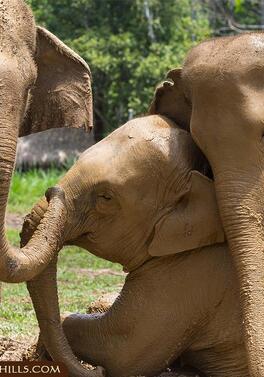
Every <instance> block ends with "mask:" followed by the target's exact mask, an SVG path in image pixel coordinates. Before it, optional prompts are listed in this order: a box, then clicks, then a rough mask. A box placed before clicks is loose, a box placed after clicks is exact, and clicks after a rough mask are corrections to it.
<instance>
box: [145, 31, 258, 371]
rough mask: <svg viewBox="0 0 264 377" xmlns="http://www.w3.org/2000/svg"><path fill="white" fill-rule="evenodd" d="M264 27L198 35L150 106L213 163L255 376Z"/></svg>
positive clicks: (217, 192)
mask: <svg viewBox="0 0 264 377" xmlns="http://www.w3.org/2000/svg"><path fill="white" fill-rule="evenodd" d="M263 54H264V34H263V33H245V34H240V35H238V36H235V37H234V36H232V37H227V38H217V39H213V40H209V41H206V42H204V43H201V44H200V45H198V46H197V47H195V48H193V49H192V50H191V51H190V53H189V54H188V56H187V58H186V61H185V64H184V66H183V68H182V70H181V69H175V70H173V71H171V72H169V74H168V77H167V78H168V80H166V82H164V84H163V85H161V86H160V87H159V88H158V89H157V91H156V95H155V98H154V100H153V103H152V106H151V109H150V113H151V114H163V115H166V116H169V117H170V118H171V119H173V120H175V121H176V122H178V124H179V125H180V126H181V127H183V128H186V129H187V128H188V127H189V125H190V131H191V134H192V136H193V138H194V141H195V142H196V143H197V144H198V146H199V147H200V148H201V150H202V151H203V152H204V154H205V156H206V157H207V159H208V161H209V163H210V165H211V166H212V170H213V175H214V179H215V188H216V196H217V202H218V207H219V211H220V215H221V219H222V222H223V227H224V230H225V233H226V236H227V239H228V243H229V246H230V250H231V255H232V257H233V260H234V263H235V267H236V271H237V276H238V280H239V286H240V297H241V303H242V307H243V322H244V336H245V342H246V345H247V350H248V357H249V362H250V372H251V376H252V377H263V376H264V269H263V265H264V253H263V249H264V237H263V234H264V233H263V219H264V214H263V208H264V191H263V187H264V174H263V171H264V144H263V140H264V139H263V135H264V123H263V119H264V106H263V88H264V61H263Z"/></svg>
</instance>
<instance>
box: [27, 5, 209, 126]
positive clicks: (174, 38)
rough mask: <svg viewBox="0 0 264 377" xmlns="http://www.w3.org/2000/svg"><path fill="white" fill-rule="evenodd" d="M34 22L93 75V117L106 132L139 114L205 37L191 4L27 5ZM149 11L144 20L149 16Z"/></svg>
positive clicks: (203, 14) (202, 13)
mask: <svg viewBox="0 0 264 377" xmlns="http://www.w3.org/2000/svg"><path fill="white" fill-rule="evenodd" d="M28 3H29V4H30V5H31V7H32V9H33V11H34V13H35V15H36V19H37V22H38V23H40V24H43V25H44V26H46V27H47V28H48V29H50V31H52V32H54V33H55V34H56V35H58V36H59V37H60V38H62V39H63V40H65V41H66V42H67V44H69V45H70V46H71V47H72V48H73V49H74V50H76V51H77V52H79V53H80V54H81V55H82V57H83V58H84V59H85V60H86V61H87V62H88V64H89V65H90V67H91V70H92V73H93V83H94V99H95V101H94V102H95V115H96V121H97V123H98V124H101V125H102V126H103V128H104V130H105V131H106V132H109V131H111V130H112V129H114V128H116V127H117V126H119V125H120V124H122V123H124V122H125V121H126V120H127V119H128V114H129V109H132V110H133V114H134V115H137V114H141V113H144V112H145V111H146V110H147V108H148V106H149V104H150V101H151V98H152V96H153V93H154V89H155V86H156V85H157V83H158V82H159V81H161V80H162V79H163V78H164V77H165V74H166V72H167V71H168V70H169V69H171V68H175V67H177V66H179V65H181V64H182V62H183V59H184V56H185V54H186V51H187V50H188V49H189V48H190V47H191V46H192V45H193V44H194V43H197V42H199V41H200V40H202V39H204V38H207V37H208V36H209V35H210V26H209V21H208V14H207V11H206V8H204V7H203V6H202V5H201V3H200V2H197V1H193V0H166V1H160V0H147V1H146V0H123V1H121V0H28ZM148 11H149V15H148Z"/></svg>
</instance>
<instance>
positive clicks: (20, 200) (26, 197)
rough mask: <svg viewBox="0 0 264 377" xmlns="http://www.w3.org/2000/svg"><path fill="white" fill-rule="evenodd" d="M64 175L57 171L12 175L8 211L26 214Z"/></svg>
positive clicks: (61, 171) (38, 171)
mask: <svg viewBox="0 0 264 377" xmlns="http://www.w3.org/2000/svg"><path fill="white" fill-rule="evenodd" d="M64 174H65V171H63V170H58V169H55V168H53V169H49V170H40V169H34V170H29V171H27V172H24V173H22V172H19V171H16V172H15V173H14V176H13V179H12V184H11V190H10V195H9V201H8V211H9V212H14V213H19V214H26V213H28V212H29V211H30V210H31V208H32V206H33V205H34V204H35V203H36V202H37V201H38V200H39V199H40V198H41V197H42V196H43V195H44V194H45V191H46V190H47V189H48V188H49V187H51V186H54V184H56V183H57V182H58V180H59V179H60V177H62V176H63V175H64Z"/></svg>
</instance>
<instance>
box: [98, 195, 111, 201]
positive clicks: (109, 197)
mask: <svg viewBox="0 0 264 377" xmlns="http://www.w3.org/2000/svg"><path fill="white" fill-rule="evenodd" d="M98 198H100V199H103V200H105V201H109V200H111V199H112V197H111V196H110V195H108V194H100V195H98Z"/></svg>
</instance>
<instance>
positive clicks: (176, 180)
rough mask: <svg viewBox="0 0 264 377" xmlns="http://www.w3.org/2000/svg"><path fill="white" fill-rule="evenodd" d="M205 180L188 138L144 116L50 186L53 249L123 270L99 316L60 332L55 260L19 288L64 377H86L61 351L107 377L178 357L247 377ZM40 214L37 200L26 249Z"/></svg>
mask: <svg viewBox="0 0 264 377" xmlns="http://www.w3.org/2000/svg"><path fill="white" fill-rule="evenodd" d="M207 171H208V165H207V162H206V160H205V159H204V157H203V156H202V154H201V152H200V151H199V150H198V149H197V147H196V146H195V145H194V143H193V141H192V139H191V137H190V135H189V134H188V133H187V132H186V131H183V130H181V129H179V128H178V127H177V126H176V125H175V124H174V123H172V122H170V121H168V120H167V119H166V118H163V117H160V116H157V115H154V116H148V117H143V118H139V119H135V120H133V121H130V122H128V123H127V124H125V125H124V126H123V127H121V128H119V129H117V130H116V131H115V132H113V133H112V134H111V135H110V136H108V137H107V138H105V139H104V140H103V141H101V142H100V143H98V144H96V145H95V146H93V147H92V148H90V149H89V150H87V151H86V152H85V153H84V154H83V155H82V156H81V158H80V159H79V161H78V162H77V163H76V164H75V165H74V166H73V167H72V169H71V170H70V171H69V172H68V173H67V174H66V176H65V177H64V178H63V179H62V180H61V182H59V186H60V187H61V188H62V189H63V190H64V192H65V203H64V205H65V207H66V209H67V211H68V216H67V221H65V223H64V225H63V226H64V235H65V238H64V239H63V240H59V242H61V243H64V244H74V245H79V246H81V247H84V248H85V249H87V250H89V251H90V252H92V253H94V254H95V255H97V256H99V257H101V258H105V259H108V260H110V261H112V262H117V263H120V264H122V265H123V266H124V269H125V270H126V271H127V272H129V274H128V276H127V278H126V282H125V285H124V287H123V290H122V292H121V294H120V296H119V297H118V299H117V300H116V301H115V303H114V304H113V306H112V307H111V309H110V310H109V311H107V312H106V313H104V314H95V315H91V314H90V315H88V314H87V315H80V314H75V315H71V316H69V317H68V318H66V319H65V320H64V322H63V330H64V332H63V331H62V327H61V325H60V319H59V310H58V300H57V291H56V289H57V288H56V278H55V273H56V261H53V263H52V264H51V265H50V266H49V267H48V268H47V269H46V270H45V271H44V272H43V273H42V274H41V275H40V276H39V277H38V278H36V279H35V280H34V281H31V282H29V283H28V288H29V291H30V294H31V297H32V300H33V303H34V307H35V310H36V313H37V317H38V321H39V325H40V329H41V333H42V338H43V340H44V344H45V346H46V348H47V350H48V352H49V353H50V354H51V356H52V357H53V358H54V359H56V360H60V361H63V362H65V364H66V365H67V367H68V368H69V371H70V375H71V376H76V377H77V376H90V374H89V373H90V372H87V371H85V370H83V369H81V367H78V368H77V366H76V365H77V363H76V360H75V359H74V357H73V355H72V353H71V349H72V350H73V352H74V354H75V355H77V356H78V357H80V358H81V359H83V360H85V361H88V362H90V363H92V364H94V365H101V366H103V367H104V368H105V369H106V371H107V376H109V377H128V376H138V375H144V376H155V375H157V374H158V373H159V372H160V371H162V370H164V369H165V368H166V367H167V366H169V365H171V364H172V363H173V362H174V361H175V360H176V359H178V358H179V357H181V358H182V360H183V362H185V363H188V364H189V365H192V366H194V367H196V368H198V369H199V370H201V372H203V373H205V374H206V375H207V376H211V377H220V376H221V377H223V376H225V377H248V376H249V374H248V366H247V361H246V357H245V348H244V344H243V341H242V321H241V312H240V307H239V295H238V287H237V284H236V280H235V274H234V270H233V266H232V263H231V260H230V257H229V252H228V248H227V245H226V243H224V234H223V230H222V227H221V222H220V220H219V215H218V211H217V207H216V198H215V192H214V184H213V182H212V181H211V180H210V179H209V178H207V177H206V176H205V175H204V174H206V172H207ZM47 206H48V205H47V202H46V201H45V200H44V199H43V200H42V201H40V203H38V204H37V205H36V206H35V208H34V209H33V210H32V213H31V214H30V215H29V216H28V218H27V220H26V222H25V225H24V230H23V234H22V239H23V240H24V241H25V240H26V239H28V236H29V235H30V234H31V233H32V231H33V230H34V229H35V227H36V226H37V225H38V223H39V221H40V219H41V218H42V217H43V213H44V212H45V211H46V209H47ZM64 333H65V334H66V337H67V340H66V338H65V336H64ZM67 341H68V342H67ZM68 343H69V344H68ZM69 345H70V347H71V348H70V347H69ZM77 369H78V370H77ZM93 373H98V375H99V374H100V373H102V372H100V371H97V372H93Z"/></svg>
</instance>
